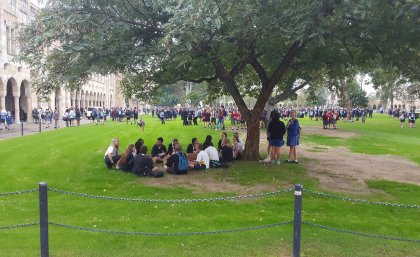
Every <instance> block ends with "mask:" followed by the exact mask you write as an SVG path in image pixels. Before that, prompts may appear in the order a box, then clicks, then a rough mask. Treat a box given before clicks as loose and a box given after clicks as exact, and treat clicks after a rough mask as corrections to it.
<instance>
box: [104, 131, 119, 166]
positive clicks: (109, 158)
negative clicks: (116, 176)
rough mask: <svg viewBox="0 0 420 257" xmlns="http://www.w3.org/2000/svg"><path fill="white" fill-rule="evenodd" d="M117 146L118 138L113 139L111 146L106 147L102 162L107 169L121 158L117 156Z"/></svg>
mask: <svg viewBox="0 0 420 257" xmlns="http://www.w3.org/2000/svg"><path fill="white" fill-rule="evenodd" d="M119 146H120V140H119V139H118V138H113V139H112V142H111V145H110V146H109V147H108V149H106V152H105V155H104V160H105V164H106V167H107V168H108V169H112V166H114V165H116V164H117V162H118V161H119V160H120V158H121V156H120V155H118V148H119Z"/></svg>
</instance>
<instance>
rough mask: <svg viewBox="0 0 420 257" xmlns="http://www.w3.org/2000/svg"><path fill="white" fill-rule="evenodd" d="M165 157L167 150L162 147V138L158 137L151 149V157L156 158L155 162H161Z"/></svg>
mask: <svg viewBox="0 0 420 257" xmlns="http://www.w3.org/2000/svg"><path fill="white" fill-rule="evenodd" d="M166 155H168V150H166V147H165V145H163V138H161V137H159V138H158V139H157V141H156V144H155V145H154V146H153V148H152V157H156V158H155V159H156V161H157V162H163V161H164V159H165V157H166Z"/></svg>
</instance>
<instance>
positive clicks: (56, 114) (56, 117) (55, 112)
mask: <svg viewBox="0 0 420 257" xmlns="http://www.w3.org/2000/svg"><path fill="white" fill-rule="evenodd" d="M53 119H54V128H55V129H57V128H59V127H60V126H59V125H58V120H59V119H60V116H59V114H58V110H57V108H55V109H54V113H53Z"/></svg>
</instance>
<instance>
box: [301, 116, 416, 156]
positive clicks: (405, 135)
mask: <svg viewBox="0 0 420 257" xmlns="http://www.w3.org/2000/svg"><path fill="white" fill-rule="evenodd" d="M417 122H420V121H419V120H418V121H417ZM300 123H301V125H302V126H318V127H320V128H321V127H322V121H318V122H315V121H309V120H308V119H302V120H300ZM338 128H339V130H344V131H349V132H355V133H357V136H355V137H351V138H347V139H341V138H331V137H325V136H321V135H316V136H314V135H306V136H304V137H303V139H304V140H303V141H311V142H314V143H316V144H321V145H328V146H339V145H340V146H345V147H348V148H349V149H350V150H352V151H353V152H357V153H366V154H380V155H383V154H392V155H397V156H403V157H404V158H407V159H410V160H412V161H414V162H416V163H418V164H420V154H419V148H420V126H417V128H413V129H410V128H408V123H407V122H406V124H405V126H404V128H400V122H399V121H398V120H396V119H394V118H390V117H389V116H388V115H382V114H374V117H373V118H372V119H369V118H368V119H366V124H362V121H361V119H360V121H358V122H353V123H348V122H342V121H339V122H338Z"/></svg>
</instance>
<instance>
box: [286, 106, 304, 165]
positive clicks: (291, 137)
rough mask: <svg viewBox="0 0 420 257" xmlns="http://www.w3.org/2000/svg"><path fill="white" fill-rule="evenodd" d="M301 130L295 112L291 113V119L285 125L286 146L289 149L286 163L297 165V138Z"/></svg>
mask: <svg viewBox="0 0 420 257" xmlns="http://www.w3.org/2000/svg"><path fill="white" fill-rule="evenodd" d="M300 131H301V128H300V126H299V121H298V120H297V119H296V111H295V110H293V111H292V112H291V119H290V120H289V122H288V123H287V146H289V147H290V150H289V158H288V159H287V161H286V162H288V163H299V162H298V160H297V155H296V146H298V145H299V136H300Z"/></svg>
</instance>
